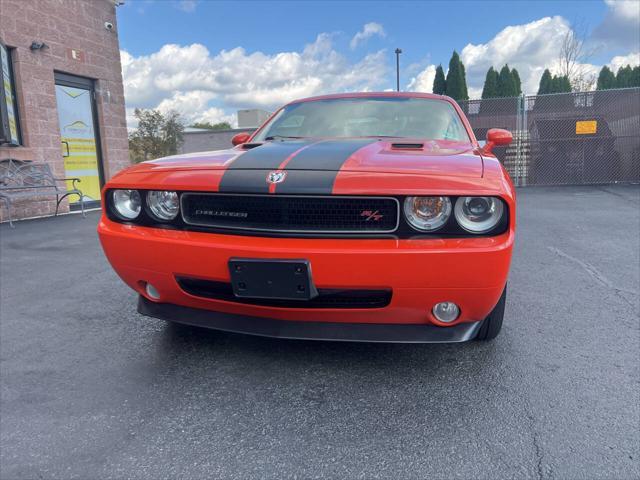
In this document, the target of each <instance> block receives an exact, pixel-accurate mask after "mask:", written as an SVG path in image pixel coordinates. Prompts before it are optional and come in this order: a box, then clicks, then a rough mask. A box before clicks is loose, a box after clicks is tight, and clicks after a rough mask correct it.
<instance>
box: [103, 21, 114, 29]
mask: <svg viewBox="0 0 640 480" xmlns="http://www.w3.org/2000/svg"><path fill="white" fill-rule="evenodd" d="M104 28H106V29H107V30H109V31H111V30H113V23H111V22H104Z"/></svg>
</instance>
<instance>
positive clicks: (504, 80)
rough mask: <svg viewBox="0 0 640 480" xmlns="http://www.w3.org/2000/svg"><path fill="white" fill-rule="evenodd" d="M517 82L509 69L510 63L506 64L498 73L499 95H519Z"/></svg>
mask: <svg viewBox="0 0 640 480" xmlns="http://www.w3.org/2000/svg"><path fill="white" fill-rule="evenodd" d="M516 92H517V90H516V84H515V81H514V79H513V75H511V70H509V65H505V66H504V67H502V69H501V70H500V74H499V75H498V96H499V97H515V96H516V95H517V93H516Z"/></svg>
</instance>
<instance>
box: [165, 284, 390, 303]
mask: <svg viewBox="0 0 640 480" xmlns="http://www.w3.org/2000/svg"><path fill="white" fill-rule="evenodd" d="M176 280H177V281H178V285H180V288H182V290H184V291H185V292H187V293H188V294H190V295H194V296H196V297H204V298H211V299H215V300H225V301H227V302H236V303H244V304H250V305H262V306H268V307H282V308H383V307H386V306H387V305H389V303H390V302H391V295H392V292H391V290H390V289H384V290H352V289H336V288H319V289H318V296H317V297H315V298H313V299H311V300H275V299H264V298H238V297H236V296H235V295H234V294H233V288H232V287H231V284H230V283H226V282H215V281H211V280H200V279H197V278H185V277H178V278H176Z"/></svg>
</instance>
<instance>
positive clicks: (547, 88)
mask: <svg viewBox="0 0 640 480" xmlns="http://www.w3.org/2000/svg"><path fill="white" fill-rule="evenodd" d="M552 82H553V78H552V77H551V72H550V71H549V69H548V68H547V69H545V71H544V73H543V74H542V77H540V86H539V87H538V95H546V94H547V93H551V84H552Z"/></svg>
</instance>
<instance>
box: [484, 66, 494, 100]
mask: <svg viewBox="0 0 640 480" xmlns="http://www.w3.org/2000/svg"><path fill="white" fill-rule="evenodd" d="M497 96H498V72H496V71H495V70H494V69H493V67H489V70H487V76H486V77H485V79H484V87H482V98H483V99H484V98H495V97H497Z"/></svg>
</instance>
